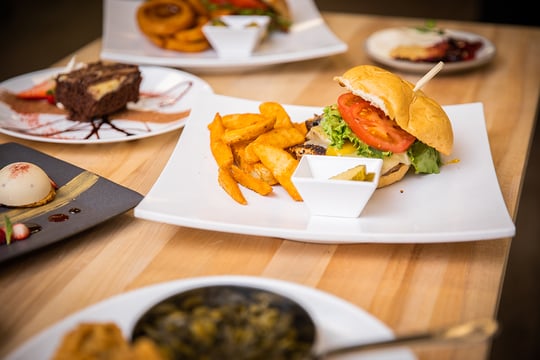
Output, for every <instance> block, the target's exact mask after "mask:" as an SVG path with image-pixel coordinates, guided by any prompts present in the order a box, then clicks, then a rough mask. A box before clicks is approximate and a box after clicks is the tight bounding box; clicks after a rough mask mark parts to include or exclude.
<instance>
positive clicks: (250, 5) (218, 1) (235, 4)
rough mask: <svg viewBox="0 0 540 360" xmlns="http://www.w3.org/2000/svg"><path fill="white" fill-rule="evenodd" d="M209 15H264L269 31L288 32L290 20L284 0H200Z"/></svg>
mask: <svg viewBox="0 0 540 360" xmlns="http://www.w3.org/2000/svg"><path fill="white" fill-rule="evenodd" d="M201 2H202V3H203V5H204V6H205V7H206V9H207V10H208V11H209V12H210V14H211V17H216V16H220V15H266V16H269V17H270V28H269V30H270V31H274V30H277V31H283V32H288V31H289V29H290V27H291V24H292V20H291V14H290V11H289V7H288V5H287V2H286V0H201Z"/></svg>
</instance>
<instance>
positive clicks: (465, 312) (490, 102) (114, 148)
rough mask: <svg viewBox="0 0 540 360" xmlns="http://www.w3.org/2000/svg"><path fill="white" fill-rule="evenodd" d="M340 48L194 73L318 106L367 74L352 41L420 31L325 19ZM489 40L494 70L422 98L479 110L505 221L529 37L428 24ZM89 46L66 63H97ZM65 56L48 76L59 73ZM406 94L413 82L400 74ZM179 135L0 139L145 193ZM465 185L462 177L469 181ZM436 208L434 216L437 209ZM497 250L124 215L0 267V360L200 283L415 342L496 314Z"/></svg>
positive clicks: (493, 244)
mask: <svg viewBox="0 0 540 360" xmlns="http://www.w3.org/2000/svg"><path fill="white" fill-rule="evenodd" d="M324 18H325V20H326V21H327V23H328V25H329V27H330V28H331V29H332V30H333V31H334V32H335V33H336V34H337V35H338V36H339V37H340V38H341V39H343V40H344V41H345V42H347V43H348V45H349V50H348V51H347V52H346V53H344V54H341V55H337V56H331V57H328V58H321V59H315V60H310V61H304V62H298V63H290V64H282V65H279V66H276V67H269V68H262V69H258V70H256V71H250V72H247V73H243V74H238V73H234V74H199V75H200V76H201V77H202V78H203V79H205V80H206V81H208V82H209V83H210V84H211V86H212V87H213V88H214V90H215V92H216V93H220V94H227V95H231V96H235V97H243V98H249V99H254V100H259V101H266V100H273V101H278V102H281V103H284V104H297V105H309V106H321V105H325V104H330V103H333V102H334V101H335V99H336V96H337V95H338V94H339V93H340V92H341V90H340V88H339V87H338V86H337V85H336V84H335V82H334V81H332V78H333V76H334V75H339V74H342V73H343V72H344V71H345V70H347V69H348V68H350V67H352V66H355V65H358V64H365V63H371V62H370V60H369V59H368V58H367V56H366V54H365V52H364V50H363V47H362V45H363V41H364V40H365V39H366V38H367V36H368V35H369V34H370V33H372V32H373V31H376V30H379V29H383V28H387V27H392V26H401V25H408V24H409V25H418V24H420V23H422V22H423V21H422V20H415V19H410V18H409V19H405V18H391V17H379V16H364V15H346V14H337V13H325V14H324ZM439 25H440V26H442V27H448V28H453V29H458V30H466V31H471V32H475V33H478V34H481V35H483V36H485V37H487V38H489V39H490V40H491V41H492V42H493V43H494V44H495V46H496V47H497V54H496V57H495V59H494V60H493V62H492V63H490V64H489V66H486V67H483V68H481V69H478V70H475V71H471V72H465V73H456V74H449V75H439V76H437V78H436V79H435V80H432V81H431V82H430V83H428V84H427V85H426V86H425V87H424V91H425V92H426V93H427V94H429V95H430V96H432V97H434V98H435V99H436V100H438V101H439V102H440V103H441V104H442V105H448V104H462V103H470V102H482V103H483V104H484V111H485V118H486V126H487V130H488V134H489V140H490V147H491V153H492V156H493V161H494V164H495V170H496V173H497V176H498V180H499V184H500V187H501V190H502V193H503V196H504V201H505V203H506V206H507V208H508V210H509V212H510V214H511V215H512V216H513V219H514V220H515V219H516V216H517V208H518V204H519V197H520V191H521V186H522V182H523V177H524V169H525V168H526V163H527V157H528V151H529V147H530V141H531V138H532V137H531V134H532V129H534V126H535V114H536V111H537V107H538V99H539V79H540V67H539V66H538V65H539V62H538V59H540V47H539V46H538V44H540V29H539V28H533V27H522V26H510V25H495V24H480V23H466V22H455V21H440V22H439ZM100 49H101V41H100V40H99V39H98V40H96V41H95V42H92V43H90V44H89V45H88V46H86V47H84V48H82V49H80V50H78V51H76V52H75V54H76V55H77V59H78V60H79V61H94V60H97V59H98V58H99V53H100ZM68 59H69V57H67V58H66V59H63V60H62V61H60V62H59V63H58V64H55V65H59V64H65V63H66V62H67V60H68ZM400 74H401V75H402V76H403V77H404V78H406V79H408V80H410V81H412V82H415V81H416V80H418V78H419V76H418V75H412V74H406V73H400ZM181 132H182V131H181V130H178V131H174V132H171V133H168V134H165V135H160V136H156V137H152V138H147V139H144V140H138V141H134V142H122V143H115V144H100V145H92V144H90V145H62V144H52V143H38V142H32V141H26V140H20V139H16V138H12V137H9V136H5V135H0V143H5V142H13V141H15V142H18V143H21V144H24V145H27V146H30V147H32V148H34V149H37V150H40V151H43V152H45V153H47V154H49V155H52V156H55V157H57V158H59V159H62V160H64V161H67V162H70V163H72V164H74V165H77V166H80V167H82V168H85V169H87V170H89V171H91V172H95V173H97V174H98V175H101V176H103V177H106V178H108V179H110V180H112V181H114V182H117V183H119V184H122V185H124V186H126V187H128V188H131V189H133V190H136V191H138V192H140V193H142V194H147V193H148V191H149V190H150V188H151V187H152V185H153V184H154V182H155V181H156V179H157V178H158V176H159V175H160V173H161V171H162V169H163V167H164V165H165V163H166V162H167V160H168V159H169V156H170V155H171V153H172V151H173V149H174V147H175V145H176V142H177V141H178V138H179V137H180V136H181ZM470 180H471V181H474V179H470ZM441 206H444V205H443V204H441ZM510 245H511V239H508V238H507V239H494V240H484V241H470V242H460V243H434V244H399V245H395V244H384V243H383V244H380V243H379V244H347V245H335V244H314V243H307V242H296V241H288V240H280V239H276V238H267V237H255V236H247V235H235V234H227V233H220V232H213V231H205V230H197V229H190V228H184V227H177V226H172V225H167V224H161V223H157V222H151V221H146V220H142V219H137V218H135V217H134V216H133V212H132V211H130V212H127V213H125V214H123V215H121V216H118V217H116V218H114V219H111V220H109V221H107V222H105V223H103V224H101V225H99V226H97V227H95V228H93V229H91V230H88V231H85V232H83V233H81V234H79V235H76V236H74V237H72V238H70V239H69V240H67V241H62V242H60V243H58V244H57V245H55V246H50V247H49V248H46V249H44V250H42V251H37V252H34V253H32V254H28V255H27V256H24V257H21V258H17V259H15V260H13V261H9V262H7V263H4V264H2V265H0V304H1V306H0V319H1V321H0V339H2V340H1V341H0V357H3V356H5V355H7V354H8V353H10V352H11V351H13V350H14V349H16V348H17V347H18V346H20V345H22V344H23V343H24V342H25V341H27V340H28V339H29V338H31V337H32V336H34V335H36V334H37V333H39V332H40V331H42V330H45V329H46V328H47V327H49V326H50V325H52V324H54V323H56V322H58V321H60V320H62V319H63V318H64V317H66V316H68V315H70V314H73V313H75V312H77V311H79V310H81V309H83V308H85V307H88V306H90V305H92V304H95V303H97V302H100V301H102V300H105V299H107V298H109V297H111V296H114V295H117V294H121V293H123V292H126V291H128V290H133V289H137V288H140V287H144V286H147V285H151V284H155V283H159V282H164V281H169V280H176V279H185V278H191V277H198V276H206V275H252V276H261V277H268V278H275V279H282V280H287V281H291V282H294V283H298V284H303V285H307V286H310V287H314V288H317V289H320V290H323V291H326V292H328V293H331V294H334V295H336V296H338V297H340V298H342V299H344V300H346V301H349V302H351V303H352V304H355V305H357V306H359V307H361V308H362V309H364V310H366V311H368V312H369V313H371V314H372V315H374V316H375V317H377V318H379V319H380V320H381V321H382V322H384V323H385V324H386V325H387V326H389V327H390V328H391V329H392V330H393V331H394V332H408V331H419V330H427V329H432V328H436V327H439V326H443V325H449V324H453V323H456V322H460V321H464V320H469V319H473V318H478V317H493V316H495V315H496V311H497V307H498V302H499V298H500V293H501V289H502V286H503V278H504V273H505V267H506V264H507V258H508V253H509V249H510ZM489 346H490V344H489V343H483V344H476V345H473V346H466V347H455V348H431V347H427V348H420V347H419V348H415V351H416V353H417V355H418V357H419V358H425V359H431V358H433V359H464V358H467V359H471V358H474V359H481V358H485V356H486V354H487V353H488V351H489Z"/></svg>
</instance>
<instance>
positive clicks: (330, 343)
mask: <svg viewBox="0 0 540 360" xmlns="http://www.w3.org/2000/svg"><path fill="white" fill-rule="evenodd" d="M209 285H243V286H252V287H258V288H261V289H265V290H270V291H273V292H276V293H279V294H282V295H285V296H289V297H291V298H292V299H293V300H295V301H297V302H298V303H299V304H300V305H301V306H303V307H305V308H306V310H307V311H308V312H309V313H310V314H311V315H312V317H313V320H314V322H315V325H316V330H317V332H318V335H319V336H320V342H319V343H318V344H317V346H318V347H320V348H323V349H327V348H330V347H332V348H333V347H338V346H342V345H347V344H352V343H356V342H360V341H366V342H368V341H374V340H377V339H381V340H382V339H393V338H394V337H395V336H394V334H393V333H392V331H391V330H390V329H389V328H388V327H387V326H386V325H384V324H383V323H382V322H381V321H380V320H378V319H377V318H375V317H373V316H372V315H371V314H369V313H367V312H365V311H364V310H362V309H360V308H358V307H356V306H354V305H353V304H351V303H349V302H346V301H344V300H342V299H340V298H338V297H336V296H333V295H331V294H329V293H326V292H323V291H320V290H317V289H315V288H311V287H307V286H304V285H299V284H295V283H292V282H288V281H283V280H276V279H270V278H263V277H255V276H208V277H199V278H191V279H184V280H177V281H170V282H165V283H161V284H157V285H152V286H148V287H144V288H141V289H138V290H133V291H130V292H127V293H124V294H121V295H117V296H115V297H112V298H110V299H108V300H105V301H102V302H100V303H97V304H95V305H92V306H90V307H88V308H86V309H83V310H81V311H79V312H77V313H75V314H73V315H71V316H69V317H67V318H65V319H64V320H62V321H60V322H58V323H57V324H55V325H53V326H51V327H50V328H48V329H46V330H44V331H43V332H41V333H39V334H38V335H36V336H35V337H33V338H31V339H30V340H29V341H28V342H26V343H25V344H23V345H22V346H21V347H20V348H18V349H17V350H15V351H14V352H13V353H11V354H10V355H8V357H7V358H6V359H5V360H23V359H24V360H26V359H50V358H52V355H53V353H54V350H55V349H56V348H57V347H58V346H59V344H60V341H61V340H62V337H63V336H64V335H65V334H66V333H67V332H68V331H70V330H72V329H74V328H75V327H76V326H77V324H79V323H81V322H108V321H112V322H115V323H116V324H117V325H118V326H119V327H120V328H121V329H122V331H123V333H124V336H125V337H126V338H129V336H130V334H131V330H132V328H133V326H134V325H135V322H136V321H137V317H138V316H140V315H141V314H142V313H143V312H144V311H145V310H147V309H148V308H149V307H151V306H152V305H154V304H155V303H157V302H159V301H160V300H162V299H165V298H167V297H168V296H170V295H173V294H176V293H178V292H181V291H185V290H189V289H192V288H196V287H201V286H209ZM338 358H339V359H375V360H398V359H399V360H412V359H416V357H415V356H414V355H413V354H412V353H411V352H410V350H408V349H406V348H396V349H392V350H381V351H377V352H370V353H366V354H354V355H348V356H340V357H336V359H338Z"/></svg>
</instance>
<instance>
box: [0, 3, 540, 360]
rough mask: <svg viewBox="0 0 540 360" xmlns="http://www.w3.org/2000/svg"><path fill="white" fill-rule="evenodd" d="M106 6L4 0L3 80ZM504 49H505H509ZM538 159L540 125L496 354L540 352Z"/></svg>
mask: <svg viewBox="0 0 540 360" xmlns="http://www.w3.org/2000/svg"><path fill="white" fill-rule="evenodd" d="M292 1H294V0H292ZM314 2H315V3H316V5H317V6H318V7H319V9H320V10H321V11H339V12H357V13H364V14H376V15H383V16H399V17H415V18H420V19H435V20H437V19H449V20H458V21H480V22H486V23H502V24H508V25H509V26H518V27H519V26H523V25H529V26H540V16H539V15H538V12H536V11H533V9H532V6H533V2H531V1H527V2H526V1H525V0H514V1H511V2H503V1H501V0H453V1H444V2H435V1H433V0H408V1H403V0H401V1H400V0H376V1H357V0H356V1H355V0H314ZM102 12H103V0H85V1H73V0H55V1H43V0H41V1H40V0H0V33H1V34H2V40H1V43H0V44H1V45H0V81H3V80H6V79H8V78H11V77H13V76H17V75H21V74H24V73H27V72H31V71H36V70H40V69H43V68H45V67H48V66H50V65H51V64H53V63H55V62H56V61H58V60H60V59H62V58H64V57H66V56H67V55H69V54H70V53H72V52H73V51H75V50H76V49H78V48H80V47H82V46H84V45H85V44H87V43H89V42H91V41H92V40H95V39H97V38H98V37H100V36H101V34H102V19H103V14H102ZM359 41H360V40H359ZM498 51H499V52H504V49H498ZM509 55H510V56H511V55H512V54H509ZM539 66H540V60H539ZM539 80H540V79H539ZM503 85H504V84H501V87H503ZM501 96H504V95H501ZM537 164H540V135H539V130H538V127H537V130H536V135H535V139H534V142H533V144H532V148H531V154H530V158H529V166H528V168H527V175H526V178H525V182H524V187H523V192H522V195H521V202H520V205H519V210H518V219H517V223H516V226H517V235H516V237H515V238H514V240H513V242H512V247H511V251H510V259H509V264H508V270H507V273H506V279H505V282H504V287H503V289H502V298H501V303H500V307H499V314H498V319H499V321H500V322H501V324H502V331H501V333H500V335H499V336H497V337H496V338H495V340H494V343H493V348H492V354H491V357H490V358H491V359H492V360H499V359H500V360H503V359H505V360H506V359H514V360H519V359H540V342H539V341H538V338H539V334H540V285H538V279H539V278H540V241H539V240H540V231H539V229H540V223H539V221H538V219H540V208H539V207H540V201H539V199H540V194H539V190H538V189H539V187H538V185H537V184H539V183H540V170H539V169H538V166H537Z"/></svg>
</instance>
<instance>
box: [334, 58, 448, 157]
mask: <svg viewBox="0 0 540 360" xmlns="http://www.w3.org/2000/svg"><path fill="white" fill-rule="evenodd" d="M334 80H336V81H338V82H339V84H340V85H341V86H343V87H345V88H346V89H347V90H348V91H350V92H351V93H353V94H354V95H357V96H360V97H361V98H363V99H364V100H366V101H369V102H370V103H371V104H372V105H373V106H375V107H377V108H379V109H381V110H382V111H383V112H384V113H385V114H386V115H387V116H388V117H389V118H390V119H392V120H394V121H395V122H396V124H397V125H398V126H399V127H400V128H402V129H403V130H405V131H406V132H408V133H409V134H411V135H413V136H414V137H416V138H417V139H418V140H420V141H421V142H423V143H424V144H427V145H429V146H431V147H433V148H435V149H436V150H438V151H439V152H441V153H442V154H445V155H450V153H451V152H452V148H453V143H454V134H453V131H452V124H451V122H450V119H449V118H448V115H447V114H446V112H445V111H444V109H443V108H442V107H441V106H440V105H439V104H438V103H437V102H436V101H435V100H433V99H432V98H430V97H428V96H427V95H426V94H424V92H422V91H421V90H417V91H413V89H414V85H413V84H412V83H410V82H408V81H406V80H403V79H401V78H400V77H399V76H398V75H396V74H394V73H391V72H389V71H387V70H385V69H382V68H380V67H377V66H373V65H359V66H356V67H353V68H351V69H349V70H347V71H346V72H345V73H344V74H343V75H342V76H336V77H335V78H334Z"/></svg>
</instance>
